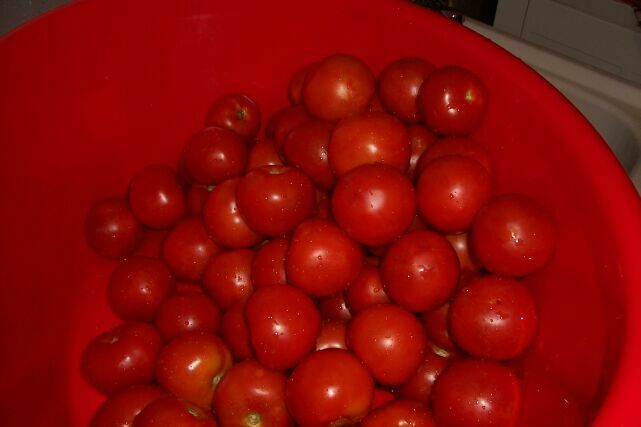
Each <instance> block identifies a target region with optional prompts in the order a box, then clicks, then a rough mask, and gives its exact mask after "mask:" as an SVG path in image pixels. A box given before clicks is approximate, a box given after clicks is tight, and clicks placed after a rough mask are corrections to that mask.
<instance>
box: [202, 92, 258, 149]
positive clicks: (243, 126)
mask: <svg viewBox="0 0 641 427" xmlns="http://www.w3.org/2000/svg"><path fill="white" fill-rule="evenodd" d="M205 126H206V127H210V126H218V127H221V128H225V129H229V130H231V131H233V132H235V133H237V134H238V135H240V136H241V137H243V138H244V139H246V140H249V139H252V138H253V137H255V136H256V134H257V133H258V129H260V109H259V108H258V105H256V103H255V102H254V100H253V99H251V98H250V97H249V96H247V95H245V94H242V93H230V94H226V95H223V96H221V97H220V98H218V99H217V100H215V101H214V103H213V104H212V105H211V107H209V111H208V112H207V117H206V118H205Z"/></svg>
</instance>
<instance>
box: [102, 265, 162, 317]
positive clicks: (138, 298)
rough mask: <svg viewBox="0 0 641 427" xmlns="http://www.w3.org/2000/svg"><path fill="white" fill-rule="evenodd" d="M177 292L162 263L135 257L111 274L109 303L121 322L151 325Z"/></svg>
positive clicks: (108, 292)
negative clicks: (138, 322) (161, 307)
mask: <svg viewBox="0 0 641 427" xmlns="http://www.w3.org/2000/svg"><path fill="white" fill-rule="evenodd" d="M174 288H175V283H174V279H173V277H172V276H171V272H170V271H169V269H168V268H167V267H165V265H164V264H163V263H162V262H161V261H159V260H157V259H155V258H149V257H142V256H134V257H131V258H129V259H127V260H124V261H122V262H121V263H120V264H119V265H118V266H117V267H116V269H115V270H114V271H113V273H112V274H111V279H110V280H109V285H108V286H107V301H108V302H109V306H110V307H111V309H112V310H113V312H114V313H115V314H116V315H117V316H118V317H120V318H121V319H122V320H126V321H140V322H150V321H152V320H154V317H155V315H156V311H158V307H160V304H161V303H162V301H163V300H164V299H165V298H166V297H167V296H168V295H169V294H170V293H171V292H173V290H174Z"/></svg>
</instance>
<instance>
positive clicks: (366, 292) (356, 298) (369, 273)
mask: <svg viewBox="0 0 641 427" xmlns="http://www.w3.org/2000/svg"><path fill="white" fill-rule="evenodd" d="M345 300H346V301H347V305H348V307H349V308H350V310H351V311H352V312H353V313H354V314H356V313H358V312H359V311H361V310H363V309H364V308H365V307H369V306H370V305H374V304H381V303H387V302H390V301H389V298H388V297H387V294H386V293H385V289H384V286H383V278H382V277H381V271H380V269H379V268H378V267H376V266H373V265H366V266H365V267H363V268H362V269H361V272H360V273H359V275H358V276H357V277H356V279H354V280H353V281H352V282H351V283H350V285H349V287H348V288H347V291H346V292H345Z"/></svg>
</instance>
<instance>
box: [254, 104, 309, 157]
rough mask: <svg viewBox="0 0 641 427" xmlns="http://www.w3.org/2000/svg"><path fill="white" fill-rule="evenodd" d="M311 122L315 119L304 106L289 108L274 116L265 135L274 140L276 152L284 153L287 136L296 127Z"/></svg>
mask: <svg viewBox="0 0 641 427" xmlns="http://www.w3.org/2000/svg"><path fill="white" fill-rule="evenodd" d="M310 120H313V118H312V116H310V115H309V113H308V112H307V110H305V108H304V107H303V106H300V105H297V106H294V107H287V108H285V109H283V110H280V111H277V112H276V114H274V115H273V116H272V120H271V123H268V126H267V129H265V134H266V135H267V137H268V138H273V139H274V146H275V147H276V151H277V152H279V153H280V152H282V151H283V146H284V145H285V140H286V139H287V135H289V133H290V132H291V131H292V130H293V129H295V128H296V127H298V126H300V125H302V124H303V123H306V122H308V121H310ZM270 125H271V126H270Z"/></svg>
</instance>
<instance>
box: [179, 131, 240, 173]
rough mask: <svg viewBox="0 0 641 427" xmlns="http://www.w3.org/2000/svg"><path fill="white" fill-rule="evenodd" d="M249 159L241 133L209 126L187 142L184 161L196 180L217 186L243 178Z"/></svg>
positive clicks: (186, 168) (183, 154) (183, 155)
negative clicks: (233, 179) (232, 179)
mask: <svg viewBox="0 0 641 427" xmlns="http://www.w3.org/2000/svg"><path fill="white" fill-rule="evenodd" d="M247 156H248V149H247V144H246V143H245V141H244V140H243V138H242V137H240V136H239V135H238V134H236V133H234V132H232V131H230V130H228V129H224V128H220V127H208V128H205V129H202V130H201V131H199V132H198V133H197V134H195V135H194V136H192V137H191V139H189V141H187V143H186V144H185V147H184V148H183V153H182V158H183V160H182V161H183V162H184V167H185V170H186V171H187V174H188V175H189V176H190V177H191V178H192V179H193V180H194V181H196V182H197V183H199V184H204V185H216V184H218V183H219V182H222V181H224V180H226V179H229V178H233V177H235V176H239V175H242V174H243V172H245V167H246V166H247Z"/></svg>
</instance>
